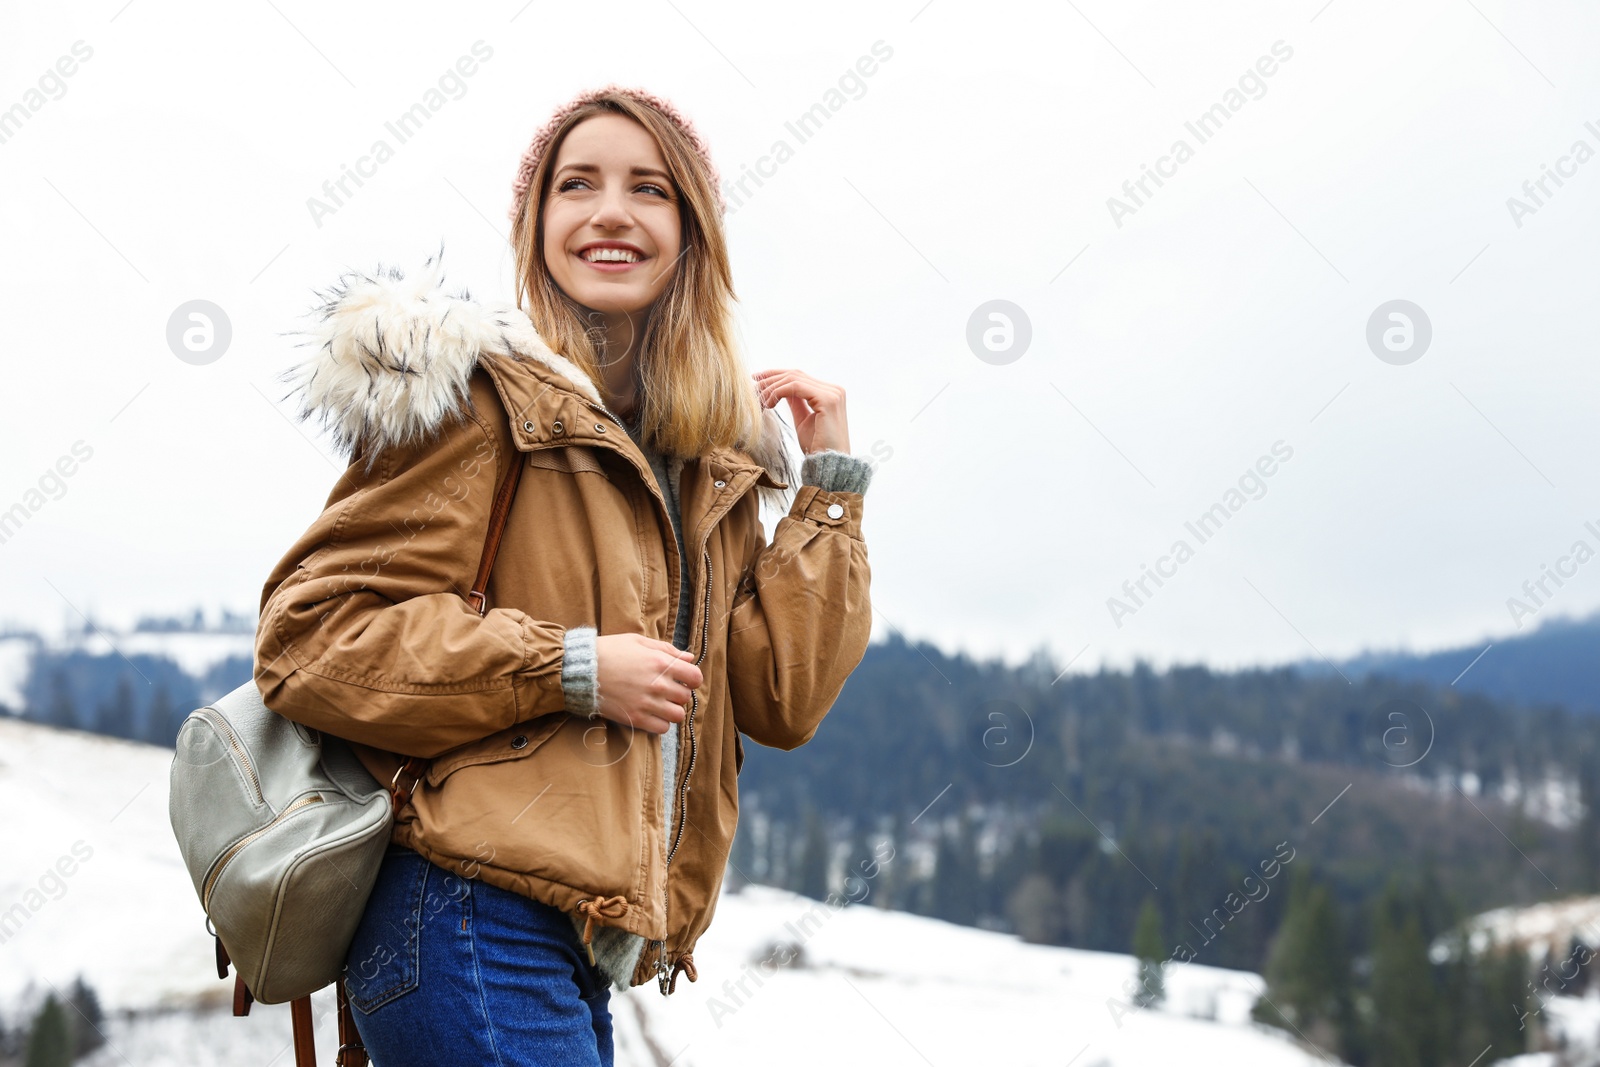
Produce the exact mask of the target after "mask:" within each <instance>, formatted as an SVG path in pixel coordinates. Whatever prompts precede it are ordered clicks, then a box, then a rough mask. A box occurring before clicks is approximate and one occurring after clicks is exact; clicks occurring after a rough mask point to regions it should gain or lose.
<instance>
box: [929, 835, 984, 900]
mask: <svg viewBox="0 0 1600 1067" xmlns="http://www.w3.org/2000/svg"><path fill="white" fill-rule="evenodd" d="M978 879H979V874H978V855H977V845H976V843H975V841H974V840H973V834H972V828H971V826H970V825H969V824H968V822H967V819H966V817H965V816H962V819H961V828H960V829H959V830H958V831H957V832H956V833H954V834H949V833H940V835H939V850H938V853H937V857H936V859H935V861H934V867H933V916H934V918H936V919H944V920H945V921H947V922H953V923H961V924H962V925H963V926H972V925H975V924H976V923H977V921H978V888H979V887H978Z"/></svg>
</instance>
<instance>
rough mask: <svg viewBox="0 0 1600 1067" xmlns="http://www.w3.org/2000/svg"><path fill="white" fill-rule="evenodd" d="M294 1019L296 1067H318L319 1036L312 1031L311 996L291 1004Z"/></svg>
mask: <svg viewBox="0 0 1600 1067" xmlns="http://www.w3.org/2000/svg"><path fill="white" fill-rule="evenodd" d="M289 1015H290V1016H291V1017H292V1018H293V1019H294V1067H317V1035H316V1034H314V1033H313V1032H312V1030H311V994H310V993H307V994H306V995H305V996H303V997H295V998H294V999H293V1000H291V1001H290V1002H289Z"/></svg>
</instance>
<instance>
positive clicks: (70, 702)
mask: <svg viewBox="0 0 1600 1067" xmlns="http://www.w3.org/2000/svg"><path fill="white" fill-rule="evenodd" d="M49 686H50V695H49V697H48V701H49V702H48V703H47V704H46V706H45V717H44V721H45V722H47V723H49V724H50V725H51V726H60V727H62V728H64V729H68V730H76V729H78V726H79V723H78V702H77V700H76V699H75V698H74V697H73V695H72V682H71V680H70V679H68V677H67V672H66V670H65V669H63V668H61V667H57V668H55V670H53V671H51V672H50V682H49Z"/></svg>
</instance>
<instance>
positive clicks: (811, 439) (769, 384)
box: [750, 370, 850, 455]
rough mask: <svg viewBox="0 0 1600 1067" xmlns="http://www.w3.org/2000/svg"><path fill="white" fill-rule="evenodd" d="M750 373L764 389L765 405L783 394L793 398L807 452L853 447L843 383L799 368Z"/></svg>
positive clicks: (802, 447) (797, 432) (797, 430)
mask: <svg viewBox="0 0 1600 1067" xmlns="http://www.w3.org/2000/svg"><path fill="white" fill-rule="evenodd" d="M750 377H752V378H754V379H755V383H756V388H757V389H758V390H759V391H760V393H761V406H762V407H769V408H770V407H773V406H774V405H776V404H777V403H778V399H779V398H780V397H782V398H785V399H787V400H788V401H789V412H790V414H792V415H793V416H794V433H795V437H797V438H798V439H799V441H800V451H802V452H804V453H806V454H807V455H810V454H811V453H812V452H821V451H822V450H823V449H825V448H831V449H833V450H834V451H835V452H849V451H850V428H849V426H848V425H847V424H846V421H845V413H844V387H843V386H838V385H830V384H829V383H827V382H823V381H818V380H817V379H815V378H813V377H811V375H809V374H806V373H805V372H804V371H798V370H762V371H756V372H755V373H754V374H752V375H751V376H750Z"/></svg>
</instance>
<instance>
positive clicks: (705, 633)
mask: <svg viewBox="0 0 1600 1067" xmlns="http://www.w3.org/2000/svg"><path fill="white" fill-rule="evenodd" d="M702 551H703V552H704V554H705V561H706V582H705V607H704V609H703V610H702V611H701V612H700V654H699V655H698V656H696V657H695V659H694V663H695V666H697V667H698V666H699V665H700V661H701V660H703V659H705V658H706V649H707V647H709V645H710V640H709V638H710V632H711V552H710V550H709V549H702ZM699 706H700V694H699V693H697V692H696V691H695V690H693V689H691V690H689V715H688V717H687V718H685V719H684V726H685V727H687V730H688V736H689V763H688V765H687V766H686V767H685V768H684V771H683V781H682V782H681V783H680V784H679V785H678V828H677V830H676V831H675V832H674V833H673V835H672V847H671V848H670V849H668V850H667V862H666V864H665V865H664V866H663V867H662V871H661V919H662V922H663V923H665V922H666V919H667V911H668V908H669V907H670V906H671V902H672V888H671V883H670V882H669V881H668V879H667V873H668V872H669V871H671V870H672V857H674V856H676V855H677V854H678V845H679V844H681V843H682V841H683V824H684V821H685V820H687V819H688V817H689V776H690V775H691V774H693V773H694V759H695V755H696V746H695V739H694V713H695V710H696V709H698V708H699ZM668 933H669V934H670V933H671V931H670V930H669V931H668ZM656 950H657V955H656V981H657V982H658V983H659V984H660V986H661V995H662V996H666V995H667V974H668V972H669V971H670V970H671V968H670V966H669V965H668V963H667V942H666V940H665V939H664V938H663V939H662V940H661V941H658V942H656Z"/></svg>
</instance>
